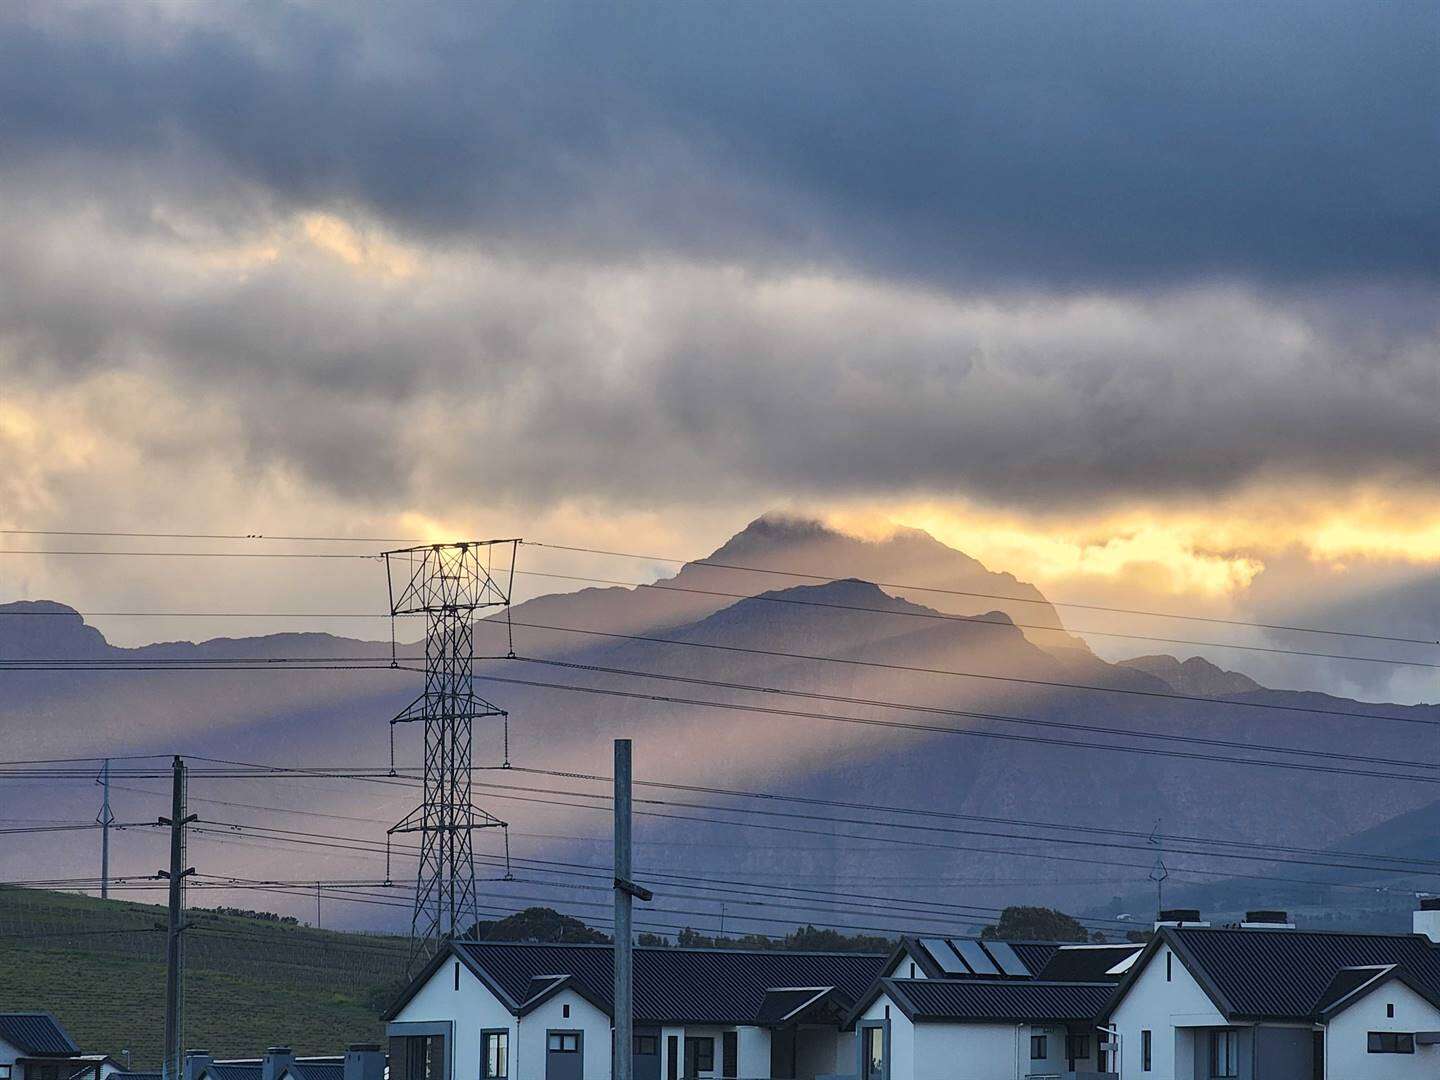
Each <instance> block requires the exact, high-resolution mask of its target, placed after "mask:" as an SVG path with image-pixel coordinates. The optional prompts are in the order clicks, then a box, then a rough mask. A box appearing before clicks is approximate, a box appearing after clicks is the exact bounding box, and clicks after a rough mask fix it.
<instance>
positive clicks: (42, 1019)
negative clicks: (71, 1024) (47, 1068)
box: [0, 1012, 80, 1057]
mask: <svg viewBox="0 0 1440 1080" xmlns="http://www.w3.org/2000/svg"><path fill="white" fill-rule="evenodd" d="M0 1039H3V1040H4V1041H5V1042H7V1043H9V1044H10V1045H11V1046H13V1047H15V1049H17V1050H19V1051H20V1052H21V1053H22V1054H29V1055H36V1056H45V1057H75V1056H76V1055H78V1054H79V1053H80V1047H78V1046H76V1045H75V1040H74V1039H72V1038H70V1035H69V1033H67V1032H66V1030H65V1029H64V1028H63V1027H61V1026H60V1021H58V1020H56V1019H55V1017H53V1016H51V1015H50V1014H49V1013H46V1012H11V1013H0Z"/></svg>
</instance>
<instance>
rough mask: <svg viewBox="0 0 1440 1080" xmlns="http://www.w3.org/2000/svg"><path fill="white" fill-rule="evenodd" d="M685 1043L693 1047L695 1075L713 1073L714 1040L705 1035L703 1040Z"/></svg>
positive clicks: (692, 1040)
mask: <svg viewBox="0 0 1440 1080" xmlns="http://www.w3.org/2000/svg"><path fill="white" fill-rule="evenodd" d="M685 1041H686V1042H688V1043H691V1044H692V1045H693V1046H694V1047H695V1071H696V1072H697V1073H702V1072H714V1071H715V1040H714V1039H712V1038H710V1037H709V1036H708V1035H707V1036H705V1037H704V1038H695V1039H686V1040H685Z"/></svg>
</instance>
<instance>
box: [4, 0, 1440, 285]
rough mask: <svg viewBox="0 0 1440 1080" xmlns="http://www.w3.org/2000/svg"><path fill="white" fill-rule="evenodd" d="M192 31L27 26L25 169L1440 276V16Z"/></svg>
mask: <svg viewBox="0 0 1440 1080" xmlns="http://www.w3.org/2000/svg"><path fill="white" fill-rule="evenodd" d="M29 10H31V11H33V9H29ZM163 10H164V9H152V8H149V7H146V6H142V5H139V4H127V5H107V6H96V7H79V8H67V9H65V10H64V11H63V12H58V13H57V12H56V11H54V10H53V9H40V13H39V14H31V15H29V17H28V18H27V9H21V8H11V9H9V12H8V14H7V15H5V16H4V24H3V28H0V100H3V101H5V103H6V104H5V108H4V119H3V125H4V126H3V139H4V144H5V159H6V161H7V162H9V163H10V165H11V166H12V167H13V166H15V165H17V164H20V165H26V166H36V165H41V164H43V165H46V166H49V167H52V168H53V170H54V171H55V173H56V177H55V179H54V182H56V183H64V182H65V177H67V176H68V177H70V178H71V179H72V180H73V178H74V175H75V170H81V171H84V170H94V169H96V168H101V167H103V168H105V169H106V170H107V171H106V177H107V184H110V185H113V189H114V191H113V193H114V195H115V197H116V199H117V200H118V201H121V202H123V201H124V196H125V194H126V192H129V193H130V194H131V196H132V197H133V198H135V199H138V200H141V201H143V199H144V198H146V197H153V194H154V192H155V191H156V190H165V189H169V190H173V191H177V192H181V191H187V192H188V193H189V195H190V196H191V197H194V198H202V197H203V198H205V199H206V200H207V201H210V202H216V201H225V202H228V203H229V205H230V209H231V210H232V211H234V212H239V210H240V209H241V208H243V206H244V205H245V204H246V203H247V201H248V200H255V201H258V202H261V203H263V202H265V201H266V200H274V201H276V202H278V203H279V204H282V205H288V206H298V207H314V206H334V205H339V204H351V205H358V206H361V207H364V208H366V209H367V210H368V211H370V212H372V213H375V214H378V215H380V216H382V217H384V218H385V219H387V220H389V221H391V222H392V223H394V224H395V225H396V226H397V227H400V228H402V229H404V230H409V231H414V232H416V233H419V234H424V235H427V236H429V237H431V238H447V237H453V236H454V235H455V234H463V235H465V236H468V237H470V238H475V239H481V240H483V241H484V242H487V243H490V244H496V245H505V246H507V247H510V248H513V249H515V250H519V251H523V252H525V253H527V254H529V255H535V254H537V253H539V254H543V253H566V252H573V251H575V250H576V249H580V250H583V251H592V252H598V253H602V254H605V255H607V256H614V255H616V254H620V255H623V256H625V257H635V256H638V255H644V254H646V253H652V254H653V253H655V252H671V253H676V252H680V253H684V254H686V255H687V256H691V257H694V256H701V257H721V258H744V259H747V260H750V261H752V262H755V261H773V262H780V263H784V262H791V261H799V262H815V261H819V262H835V263H844V264H847V265H852V266H857V267H861V268H864V269H865V270H866V271H867V272H881V273H887V274H903V275H908V276H913V277H917V278H923V279H928V280H934V281H942V282H947V283H956V282H964V283H967V284H974V283H976V282H981V283H986V282H989V283H993V282H996V281H1001V282H1005V283H1008V284H1010V285H1014V284H1017V283H1029V284H1042V285H1063V286H1066V287H1075V286H1078V287H1082V288H1084V287H1096V286H1108V285H1113V284H1117V283H1119V284H1124V285H1136V284H1142V285H1143V284H1149V283H1152V282H1156V281H1160V282H1168V283H1175V282H1179V281H1188V280H1195V279H1197V278H1242V279H1248V280H1256V281H1264V282H1271V283H1283V284H1287V285H1290V284H1295V283H1303V282H1308V281H1312V280H1315V279H1345V280H1351V281H1353V280H1357V279H1378V280H1383V281H1399V280H1422V281H1428V282H1432V283H1433V282H1434V280H1435V278H1436V277H1437V272H1440V224H1437V222H1440V214H1437V196H1436V192H1437V191H1440V153H1437V140H1436V121H1435V117H1436V115H1437V114H1440V76H1437V75H1436V71H1437V68H1440V65H1436V63H1435V59H1436V54H1435V41H1436V39H1437V33H1440V14H1437V11H1436V8H1435V7H1434V5H1433V4H1427V3H1422V2H1408V0H1400V2H1396V3H1388V4H1383V5H1373V4H1354V3H1347V2H1340V0H1325V2H1321V3H1315V4H1309V5H1303V6H1297V5H1295V4H1292V3H1248V4H1238V3H1235V4H1232V3H1219V4H1217V3H1168V4H1154V3H1149V2H1145V0H1111V2H1107V3H1105V4H1102V5H1097V4H1051V3H1023V2H1022V3H1009V4H998V3H978V2H970V3H955V4H932V3H918V2H910V3H906V2H902V3H893V4H873V3H863V2H858V0H847V2H836V3H827V4H824V5H816V4H771V3H753V4H751V3H739V4H710V3H680V4H676V3H630V4H624V5H619V6H618V7H617V6H615V5H593V4H584V3H575V4H543V5H534V4H498V3H497V4H478V3H469V2H458V0H457V2H456V3H438V2H437V3H432V4H419V5H408V4H407V5H394V4H384V3H374V4H361V3H356V4H346V5H300V4H274V5H263V6H262V5H240V4H233V5H206V6H205V7H204V8H203V9H200V10H201V12H202V13H201V14H199V15H196V14H195V12H193V11H187V9H186V8H185V7H183V6H182V7H180V8H179V9H171V12H170V13H168V14H164V13H161V12H163ZM175 10H178V11H179V12H180V13H181V14H180V15H175V14H174V11H175ZM186 20H192V21H186Z"/></svg>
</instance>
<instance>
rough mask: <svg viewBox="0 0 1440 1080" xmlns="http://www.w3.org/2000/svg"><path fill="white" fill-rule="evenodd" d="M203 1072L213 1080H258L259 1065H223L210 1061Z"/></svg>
mask: <svg viewBox="0 0 1440 1080" xmlns="http://www.w3.org/2000/svg"><path fill="white" fill-rule="evenodd" d="M205 1072H206V1074H208V1075H209V1076H211V1077H213V1078H214V1080H260V1066H259V1065H223V1064H220V1063H218V1062H212V1063H211V1064H209V1065H206V1066H205Z"/></svg>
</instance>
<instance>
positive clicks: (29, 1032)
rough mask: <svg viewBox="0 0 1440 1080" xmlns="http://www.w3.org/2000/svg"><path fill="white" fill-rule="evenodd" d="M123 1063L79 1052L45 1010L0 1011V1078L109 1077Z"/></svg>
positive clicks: (62, 1079) (91, 1079) (61, 1079)
mask: <svg viewBox="0 0 1440 1080" xmlns="http://www.w3.org/2000/svg"><path fill="white" fill-rule="evenodd" d="M123 1071H124V1066H123V1065H121V1064H120V1062H118V1061H116V1060H115V1059H114V1058H111V1057H109V1056H107V1055H105V1054H83V1053H81V1052H80V1047H78V1046H77V1045H75V1040H74V1039H72V1038H70V1035H69V1033H68V1032H66V1030H65V1029H64V1028H63V1027H61V1025H60V1021H58V1020H56V1019H55V1017H54V1016H52V1015H51V1014H50V1013H46V1012H10V1013H0V1080H110V1077H112V1076H114V1075H115V1074H116V1073H120V1072H123Z"/></svg>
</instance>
